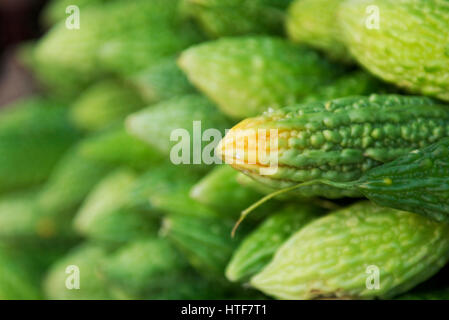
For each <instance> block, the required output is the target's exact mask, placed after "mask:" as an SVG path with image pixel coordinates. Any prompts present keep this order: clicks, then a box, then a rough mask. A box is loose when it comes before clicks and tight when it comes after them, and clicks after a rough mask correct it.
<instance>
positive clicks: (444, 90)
mask: <svg viewBox="0 0 449 320" xmlns="http://www.w3.org/2000/svg"><path fill="white" fill-rule="evenodd" d="M370 5H375V6H377V8H378V10H379V16H380V23H379V28H378V29H376V28H368V27H367V26H366V23H365V22H369V21H366V19H367V18H368V17H369V14H367V12H366V10H367V7H368V6H370ZM339 21H340V24H341V28H342V31H343V33H344V36H345V38H346V43H347V46H348V48H349V50H350V52H351V54H352V55H353V56H354V57H355V58H356V59H357V61H358V62H359V63H360V64H362V65H363V66H364V67H365V68H366V69H367V70H369V71H370V72H371V73H373V74H375V75H376V76H378V77H380V78H381V79H384V80H386V81H388V82H392V83H394V84H396V85H398V86H400V87H403V88H405V89H407V90H409V91H410V92H414V93H422V94H425V95H429V96H434V97H438V98H440V99H443V100H446V101H448V100H449V90H448V77H447V74H448V70H449V67H448V66H449V54H448V52H449V51H448V45H449V3H448V2H447V1H445V0H434V1H423V0H401V1H398V0H375V1H372V0H361V1H360V0H348V1H344V2H343V3H342V5H341V7H340V9H339Z"/></svg>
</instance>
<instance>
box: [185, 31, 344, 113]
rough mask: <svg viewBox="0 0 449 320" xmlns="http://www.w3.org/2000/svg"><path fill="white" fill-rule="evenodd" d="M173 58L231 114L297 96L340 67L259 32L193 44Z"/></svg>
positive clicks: (287, 102) (259, 109) (296, 99)
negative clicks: (257, 35)
mask: <svg viewBox="0 0 449 320" xmlns="http://www.w3.org/2000/svg"><path fill="white" fill-rule="evenodd" d="M178 63H179V65H180V67H181V69H182V70H183V71H184V72H185V73H186V74H187V76H188V78H189V79H190V81H191V82H192V83H193V84H194V85H195V86H196V87H197V88H198V89H200V90H201V91H202V92H203V93H205V94H206V95H207V96H209V97H210V98H211V99H212V100H213V101H214V102H215V103H217V105H218V106H219V107H220V109H221V110H222V111H223V112H224V113H225V114H227V115H228V116H230V117H233V118H236V119H242V118H245V117H250V116H255V115H258V114H260V113H262V112H263V111H266V110H267V109H269V108H274V109H278V108H280V107H284V106H286V105H290V104H293V103H297V102H300V101H302V99H304V98H305V97H306V96H307V95H309V94H311V93H312V92H314V91H315V90H316V89H317V88H318V87H320V86H323V85H326V84H329V83H330V82H331V81H332V80H333V79H335V78H336V77H337V76H339V75H340V74H341V72H342V68H341V67H340V66H339V65H334V64H331V63H330V62H328V61H326V60H325V59H324V58H322V57H320V55H319V54H317V53H316V52H315V51H313V50H311V49H309V48H306V47H298V46H295V45H294V44H292V43H290V42H288V41H287V40H284V39H280V38H273V37H262V36H259V37H249V36H247V37H239V38H224V39H219V40H216V41H211V42H206V43H204V44H200V45H197V46H193V47H191V48H189V49H187V50H186V51H184V52H183V53H182V54H181V56H180V58H179V62H178Z"/></svg>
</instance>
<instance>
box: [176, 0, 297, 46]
mask: <svg viewBox="0 0 449 320" xmlns="http://www.w3.org/2000/svg"><path fill="white" fill-rule="evenodd" d="M290 2H291V0H281V1H279V0H243V1H242V0H201V1H198V0H185V1H184V10H185V11H186V13H187V14H188V15H190V16H192V17H193V18H194V19H195V20H196V21H197V22H198V23H199V24H200V25H201V27H202V29H203V31H204V32H205V33H206V34H208V35H209V36H210V37H214V38H218V37H224V36H239V35H245V34H281V33H282V32H283V21H284V16H285V13H284V10H285V8H286V7H287V5H288V4H289V3H290Z"/></svg>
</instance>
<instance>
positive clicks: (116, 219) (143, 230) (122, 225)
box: [73, 168, 159, 243]
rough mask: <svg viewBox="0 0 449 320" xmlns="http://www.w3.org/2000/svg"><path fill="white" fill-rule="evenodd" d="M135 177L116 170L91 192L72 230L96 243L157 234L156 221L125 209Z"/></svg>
mask: <svg viewBox="0 0 449 320" xmlns="http://www.w3.org/2000/svg"><path fill="white" fill-rule="evenodd" d="M136 180H137V175H136V173H135V172H133V171H132V170H129V169H126V168H122V169H117V170H115V171H113V172H112V173H110V174H109V175H107V176H106V177H105V178H104V179H103V180H101V181H100V182H99V184H98V185H97V186H96V187H95V188H94V189H93V190H92V191H91V192H90V194H89V196H88V197H87V199H86V200H85V201H84V203H83V205H82V207H81V208H80V210H79V211H78V213H77V215H76V216H75V218H74V221H73V224H74V228H75V229H76V230H77V231H78V232H79V233H80V234H81V235H83V236H84V237H86V238H89V239H91V240H96V241H104V242H111V243H121V242H126V241H130V240H132V239H135V238H137V237H139V236H145V235H151V234H156V233H157V230H158V227H159V225H158V221H157V220H156V219H155V218H154V217H151V216H148V215H146V214H144V213H142V212H139V211H135V210H132V209H128V208H126V205H127V200H128V198H127V196H128V192H129V190H131V188H132V187H133V185H134V183H135V181H136Z"/></svg>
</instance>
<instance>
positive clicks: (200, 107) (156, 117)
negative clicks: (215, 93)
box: [126, 94, 231, 169]
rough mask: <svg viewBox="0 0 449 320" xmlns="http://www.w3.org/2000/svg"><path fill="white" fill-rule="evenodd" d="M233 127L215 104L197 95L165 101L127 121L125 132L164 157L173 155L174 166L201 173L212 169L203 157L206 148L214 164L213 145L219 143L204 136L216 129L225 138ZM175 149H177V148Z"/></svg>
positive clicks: (131, 116)
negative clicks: (225, 133)
mask: <svg viewBox="0 0 449 320" xmlns="http://www.w3.org/2000/svg"><path fill="white" fill-rule="evenodd" d="M195 125H196V127H195ZM230 126H231V123H230V121H229V120H228V119H227V118H226V117H225V116H224V115H223V114H222V113H220V112H219V111H218V109H217V108H216V107H215V106H214V104H213V103H212V102H210V101H209V100H208V99H207V98H205V97H203V96H201V95H197V94H192V95H186V96H181V97H175V98H172V99H170V100H166V101H163V102H161V103H159V104H157V105H153V106H150V107H148V108H146V109H144V110H142V111H139V112H137V113H134V114H132V115H130V116H129V117H128V118H127V120H126V128H127V130H128V132H129V133H130V134H132V135H134V136H136V137H137V138H140V139H141V140H142V141H145V142H147V143H148V144H149V145H151V146H153V147H155V148H157V149H158V150H159V151H160V152H161V153H163V154H165V155H170V158H171V160H172V162H175V163H177V162H180V163H177V164H178V165H187V166H192V167H197V168H198V169H208V168H210V167H211V166H210V163H208V161H207V159H205V158H204V157H203V154H204V153H205V150H206V149H205V148H206V147H208V146H209V145H211V146H212V147H211V146H209V150H210V155H208V156H210V160H212V162H213V161H214V160H215V155H214V154H213V151H214V150H213V149H214V143H215V146H216V145H217V144H218V142H219V141H217V138H216V137H214V136H213V137H211V141H206V140H205V139H203V133H204V132H205V131H206V130H208V129H215V130H219V133H220V134H223V133H224V132H225V129H228V128H230ZM194 141H195V142H194ZM197 141H201V145H200V148H197V147H195V146H198V144H197ZM175 146H177V147H176V148H174V147H175ZM186 148H187V149H186Z"/></svg>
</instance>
